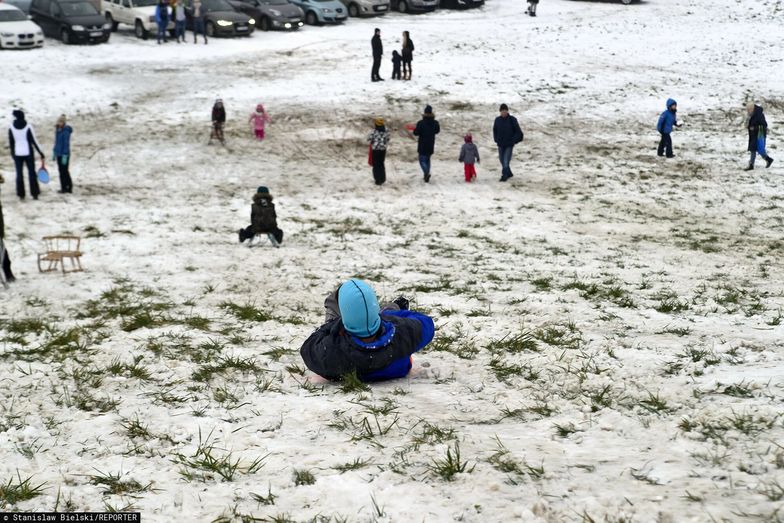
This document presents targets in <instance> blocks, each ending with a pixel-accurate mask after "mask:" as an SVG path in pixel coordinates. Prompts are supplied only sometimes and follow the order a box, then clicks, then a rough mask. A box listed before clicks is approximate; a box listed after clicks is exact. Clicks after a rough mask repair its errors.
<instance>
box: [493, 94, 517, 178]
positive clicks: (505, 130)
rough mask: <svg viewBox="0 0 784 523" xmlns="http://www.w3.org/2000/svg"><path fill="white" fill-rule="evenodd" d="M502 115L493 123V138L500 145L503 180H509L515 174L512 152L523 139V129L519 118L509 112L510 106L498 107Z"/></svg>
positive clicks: (502, 105) (499, 154) (499, 152)
mask: <svg viewBox="0 0 784 523" xmlns="http://www.w3.org/2000/svg"><path fill="white" fill-rule="evenodd" d="M498 110H499V112H500V116H497V117H496V119H495V122H494V123H493V140H494V141H495V144H496V145H497V146H498V159H499V160H500V162H501V180H500V181H502V182H505V181H507V180H508V179H509V178H511V177H512V176H514V174H513V173H512V167H511V164H512V152H513V151H514V146H515V145H516V144H518V143H520V142H522V141H523V138H524V135H523V130H522V129H521V128H520V124H519V123H517V118H515V117H514V116H512V115H511V114H509V106H507V105H506V104H501V107H500V108H499V109H498Z"/></svg>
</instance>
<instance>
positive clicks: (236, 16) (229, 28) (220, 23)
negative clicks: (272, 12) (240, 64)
mask: <svg viewBox="0 0 784 523" xmlns="http://www.w3.org/2000/svg"><path fill="white" fill-rule="evenodd" d="M201 10H202V12H203V13H204V29H205V31H207V36H248V35H250V34H251V33H253V30H254V29H256V20H254V19H253V18H251V17H249V16H248V15H246V14H243V13H239V12H237V11H236V10H235V9H234V8H233V7H232V6H231V4H229V2H227V1H226V0H202V2H201ZM186 27H187V28H188V29H191V30H193V18H192V17H191V16H188V18H187V20H186Z"/></svg>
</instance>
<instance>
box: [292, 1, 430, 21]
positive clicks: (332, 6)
mask: <svg viewBox="0 0 784 523" xmlns="http://www.w3.org/2000/svg"><path fill="white" fill-rule="evenodd" d="M435 1H436V2H437V1H438V0H435ZM291 3H292V4H294V5H298V6H299V7H300V8H301V9H302V10H303V11H304V12H305V23H307V24H308V25H316V24H339V23H341V22H345V21H346V18H348V15H347V14H346V8H345V7H344V6H343V4H341V3H340V2H338V0H291Z"/></svg>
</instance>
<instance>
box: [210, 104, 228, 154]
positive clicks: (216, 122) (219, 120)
mask: <svg viewBox="0 0 784 523" xmlns="http://www.w3.org/2000/svg"><path fill="white" fill-rule="evenodd" d="M225 125H226V108H225V107H223V100H222V99H221V98H218V99H217V100H215V104H213V106H212V134H211V135H210V142H212V139H213V138H217V139H218V140H220V143H224V140H223V127H224V126H225Z"/></svg>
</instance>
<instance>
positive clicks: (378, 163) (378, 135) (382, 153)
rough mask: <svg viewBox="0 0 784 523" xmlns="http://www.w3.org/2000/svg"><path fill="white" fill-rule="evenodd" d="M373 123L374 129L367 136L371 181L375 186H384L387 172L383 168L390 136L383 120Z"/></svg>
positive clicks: (377, 119) (378, 119)
mask: <svg viewBox="0 0 784 523" xmlns="http://www.w3.org/2000/svg"><path fill="white" fill-rule="evenodd" d="M373 123H374V124H375V128H374V129H373V132H372V133H370V135H368V143H369V144H370V159H371V162H372V165H373V180H375V182H376V185H384V182H385V181H387V170H386V167H385V166H384V161H385V159H386V157H387V145H388V144H389V137H390V135H389V131H387V128H386V126H385V125H384V119H383V118H376V119H375V120H374V122H373Z"/></svg>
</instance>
